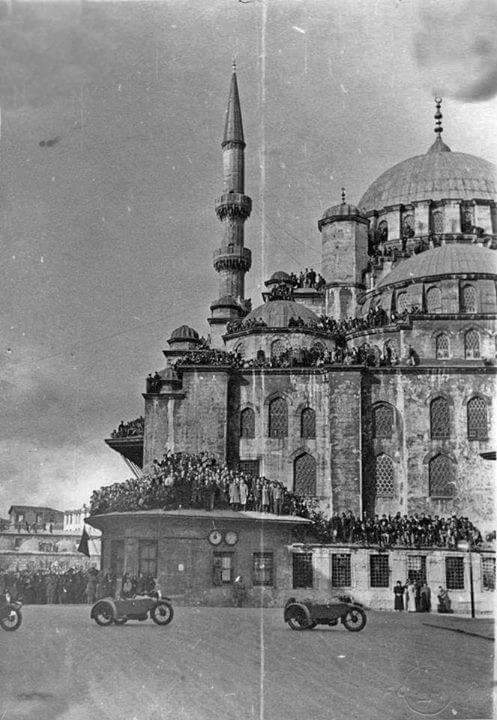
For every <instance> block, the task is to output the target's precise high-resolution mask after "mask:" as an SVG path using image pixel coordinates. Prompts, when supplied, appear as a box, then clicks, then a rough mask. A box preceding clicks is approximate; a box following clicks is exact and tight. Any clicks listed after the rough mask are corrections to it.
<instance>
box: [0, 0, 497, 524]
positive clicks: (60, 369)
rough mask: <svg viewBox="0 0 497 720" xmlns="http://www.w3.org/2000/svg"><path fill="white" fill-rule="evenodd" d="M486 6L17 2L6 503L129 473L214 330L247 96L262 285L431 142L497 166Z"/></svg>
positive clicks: (2, 317)
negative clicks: (148, 419)
mask: <svg viewBox="0 0 497 720" xmlns="http://www.w3.org/2000/svg"><path fill="white" fill-rule="evenodd" d="M496 38H497V5H496V4H495V3H494V2H492V1H491V0H489V1H488V2H487V0H481V1H478V0H470V1H469V2H468V1H467V0H434V1H433V2H429V1H428V0H376V1H374V0H336V1H335V0H244V1H242V0H210V2H209V3H206V2H205V0H188V2H186V1H185V0H174V1H173V0H171V1H169V2H160V3H153V2H141V3H134V2H123V3H104V2H94V3H91V2H76V0H75V1H74V2H71V1H70V0H66V1H65V2H60V3H57V4H55V3H50V2H38V3H28V2H16V1H15V0H3V1H0V67H1V68H2V72H1V75H0V110H1V125H0V252H1V263H2V270H3V272H2V282H0V397H1V403H2V412H1V414H0V516H6V514H7V511H8V508H9V506H10V505H11V504H21V503H25V504H28V503H36V504H41V505H45V504H46V505H49V506H51V507H56V508H58V509H71V508H75V507H79V506H81V505H82V504H83V503H84V502H88V499H89V496H90V494H91V492H92V490H93V489H95V488H98V487H100V486H101V485H105V484H109V483H112V482H118V481H120V480H124V479H126V478H127V477H129V475H130V471H129V469H128V468H127V467H126V465H125V463H124V461H123V460H122V458H121V457H120V456H119V455H118V454H117V453H115V452H113V451H112V450H110V449H109V448H108V447H107V446H106V445H105V444H104V442H103V440H104V438H105V437H108V436H109V435H110V433H111V431H112V429H113V428H115V427H117V425H118V424H119V422H120V421H121V420H131V419H133V418H135V417H137V416H139V415H140V414H142V413H143V398H142V393H143V392H144V391H145V377H146V375H147V374H148V373H149V372H154V371H155V370H159V369H161V368H162V367H163V366H164V358H163V356H162V350H163V349H166V348H167V339H168V338H169V337H170V334H171V331H172V330H173V329H174V328H176V327H178V326H179V325H182V324H183V323H186V324H188V325H191V326H192V327H194V328H195V329H197V330H198V332H199V333H200V334H201V335H207V333H208V325H207V323H206V318H207V317H208V315H209V305H210V303H211V302H212V300H214V299H216V298H217V297H218V289H217V276H216V273H215V272H214V270H213V268H212V264H211V263H212V253H213V251H214V250H215V249H216V248H217V247H218V245H219V242H220V239H221V225H220V223H219V221H218V220H217V219H216V216H215V212H214V202H215V198H216V196H217V195H218V194H220V193H221V191H222V154H221V147H220V142H221V138H222V131H223V125H224V114H225V110H226V105H227V95H228V88H229V81H230V74H231V65H232V61H233V58H234V57H235V58H236V63H237V75H238V83H239V90H240V98H241V105H242V114H243V123H244V130H245V140H246V143H247V147H246V193H247V194H248V195H250V196H251V197H252V200H253V212H252V216H251V217H250V219H249V220H248V221H247V222H246V224H245V244H246V245H247V246H248V247H250V248H251V250H252V255H253V267H252V269H251V271H250V273H249V274H248V276H247V278H246V287H247V290H246V294H247V296H248V297H252V300H253V306H257V305H258V304H259V303H260V301H261V295H260V293H261V289H262V287H263V285H262V284H263V282H264V280H266V279H267V278H268V277H269V276H270V275H271V274H272V273H273V272H274V271H275V270H279V269H284V270H287V271H292V270H294V271H298V270H300V269H301V268H302V267H304V266H314V267H315V268H316V269H319V268H320V237H319V232H318V230H317V221H318V219H319V217H320V216H321V215H322V213H323V211H324V210H325V209H326V208H327V207H328V206H330V205H333V204H335V203H337V202H339V201H340V192H341V188H342V186H343V187H345V189H346V196H347V200H348V201H349V202H355V203H357V202H358V201H359V199H360V197H361V196H362V194H363V193H364V192H365V191H366V189H367V187H368V186H369V184H370V183H371V182H372V181H373V180H374V179H375V178H376V177H377V176H378V175H380V174H381V173H382V172H383V171H384V170H386V169H387V168H389V167H391V166H392V165H394V164H395V163H397V162H400V161H401V160H403V159H405V158H407V157H410V156H412V155H418V154H422V153H424V152H426V150H427V149H428V147H429V145H430V144H431V143H432V142H433V139H434V137H435V136H434V133H433V127H434V121H433V113H434V102H433V97H434V95H435V94H441V95H442V96H443V105H442V111H443V115H444V120H443V126H444V134H443V137H444V141H445V142H446V143H448V144H449V146H450V147H451V148H452V149H453V150H460V151H463V152H468V153H471V154H474V155H478V156H481V157H485V158H486V159H488V160H493V161H495V159H496V158H497V134H496V133H495V117H497V100H496V92H497V46H496Z"/></svg>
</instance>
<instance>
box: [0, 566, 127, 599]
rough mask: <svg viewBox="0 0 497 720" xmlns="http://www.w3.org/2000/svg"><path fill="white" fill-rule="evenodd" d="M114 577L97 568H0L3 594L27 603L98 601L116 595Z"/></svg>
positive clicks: (0, 590) (0, 587)
mask: <svg viewBox="0 0 497 720" xmlns="http://www.w3.org/2000/svg"><path fill="white" fill-rule="evenodd" d="M115 582H116V579H115V577H113V576H111V575H110V574H109V573H106V574H104V573H102V572H100V571H98V570H97V569H96V568H94V567H91V568H81V567H70V568H67V569H66V570H54V569H40V568H33V569H29V570H28V569H25V570H20V571H14V570H0V595H2V594H3V593H5V592H6V591H8V592H10V594H11V595H12V597H13V598H14V599H20V600H22V602H23V603H24V604H26V605H32V604H37V605H41V604H53V603H55V604H75V603H84V602H95V599H97V598H98V597H105V596H107V595H111V594H112V595H113V593H114V591H115Z"/></svg>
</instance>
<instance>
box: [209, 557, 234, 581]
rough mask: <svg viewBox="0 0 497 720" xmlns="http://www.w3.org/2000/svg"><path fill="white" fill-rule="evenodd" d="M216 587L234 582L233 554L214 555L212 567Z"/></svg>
mask: <svg viewBox="0 0 497 720" xmlns="http://www.w3.org/2000/svg"><path fill="white" fill-rule="evenodd" d="M212 571H213V572H212V580H213V583H214V585H229V584H230V583H232V582H233V553H217V552H215V553H214V562H213V566H212Z"/></svg>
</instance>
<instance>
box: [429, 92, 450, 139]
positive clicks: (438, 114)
mask: <svg viewBox="0 0 497 720" xmlns="http://www.w3.org/2000/svg"><path fill="white" fill-rule="evenodd" d="M433 117H434V118H435V128H434V132H435V133H436V136H437V139H436V140H435V142H434V143H433V144H432V145H431V147H430V148H429V150H428V152H429V153H433V152H450V147H449V146H448V145H446V144H445V143H444V141H443V140H442V133H443V127H442V117H443V116H442V98H441V97H436V98H435V115H434V116H433Z"/></svg>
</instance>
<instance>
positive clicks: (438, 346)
mask: <svg viewBox="0 0 497 720" xmlns="http://www.w3.org/2000/svg"><path fill="white" fill-rule="evenodd" d="M449 353H450V344H449V336H448V335H447V334H446V333H443V332H441V333H439V334H438V335H437V336H436V337H435V357H436V358H437V360H444V359H446V358H448V357H449Z"/></svg>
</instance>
